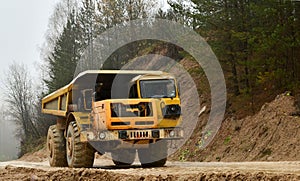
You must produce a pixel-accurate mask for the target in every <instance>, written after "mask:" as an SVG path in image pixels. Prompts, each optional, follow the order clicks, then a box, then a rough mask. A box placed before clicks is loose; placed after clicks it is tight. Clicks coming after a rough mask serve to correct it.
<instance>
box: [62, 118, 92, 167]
mask: <svg viewBox="0 0 300 181" xmlns="http://www.w3.org/2000/svg"><path fill="white" fill-rule="evenodd" d="M66 143H67V146H66V147H67V149H66V150H67V162H68V165H69V167H74V168H79V167H92V166H93V163H94V158H95V150H94V149H93V148H92V147H91V146H90V145H89V144H88V143H87V142H80V132H79V130H78V127H77V124H76V122H74V121H73V122H70V124H69V127H68V131H67V140H66Z"/></svg>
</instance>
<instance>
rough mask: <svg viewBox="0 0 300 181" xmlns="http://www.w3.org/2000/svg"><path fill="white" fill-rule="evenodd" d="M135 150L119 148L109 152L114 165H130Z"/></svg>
mask: <svg viewBox="0 0 300 181" xmlns="http://www.w3.org/2000/svg"><path fill="white" fill-rule="evenodd" d="M135 155H136V151H135V150H134V149H120V150H114V151H112V152H111V157H112V160H113V162H114V164H115V165H118V166H120V165H131V164H132V163H133V161H134V158H135Z"/></svg>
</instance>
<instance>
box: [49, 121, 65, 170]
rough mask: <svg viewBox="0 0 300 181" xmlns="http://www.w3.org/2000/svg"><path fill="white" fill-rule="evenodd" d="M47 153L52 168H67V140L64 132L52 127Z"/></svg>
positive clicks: (50, 128) (54, 126)
mask: <svg viewBox="0 0 300 181" xmlns="http://www.w3.org/2000/svg"><path fill="white" fill-rule="evenodd" d="M47 153H48V159H49V164H50V166H51V167H66V166H68V164H67V158H66V140H65V138H64V132H63V130H59V129H57V127H56V125H52V126H50V127H49V129H48V135H47Z"/></svg>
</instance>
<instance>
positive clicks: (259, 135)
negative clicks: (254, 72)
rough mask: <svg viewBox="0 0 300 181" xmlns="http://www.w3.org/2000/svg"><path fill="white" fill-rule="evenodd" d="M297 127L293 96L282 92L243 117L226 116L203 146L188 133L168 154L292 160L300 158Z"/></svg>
mask: <svg viewBox="0 0 300 181" xmlns="http://www.w3.org/2000/svg"><path fill="white" fill-rule="evenodd" d="M206 117H207V116H206V115H203V116H201V118H200V119H203V120H204V119H206ZM299 128H300V117H299V116H298V115H297V112H296V107H295V98H294V97H293V96H290V95H289V93H285V94H281V95H278V96H277V97H276V98H275V100H273V101H272V102H270V103H265V104H264V105H263V106H262V107H261V109H260V111H259V112H258V113H256V114H255V115H252V116H247V117H245V118H243V119H236V118H235V117H228V118H227V119H226V120H224V122H223V124H222V126H221V128H220V130H219V132H218V134H217V135H216V136H215V139H214V140H213V141H212V143H211V144H210V145H209V146H208V147H206V148H205V149H204V150H199V149H198V147H197V144H196V143H197V137H192V138H191V140H190V141H189V143H188V144H186V145H185V146H184V147H183V148H182V149H181V150H180V151H179V152H177V153H176V154H175V155H173V156H172V158H173V159H175V158H176V157H177V158H181V159H184V160H189V161H205V162H206V161H209V162H210V161H296V160H300V155H299V154H298V152H299V150H300V145H299V142H300V134H299ZM197 129H199V127H198V128H196V130H197ZM183 156H184V157H183Z"/></svg>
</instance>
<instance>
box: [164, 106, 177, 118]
mask: <svg viewBox="0 0 300 181" xmlns="http://www.w3.org/2000/svg"><path fill="white" fill-rule="evenodd" d="M162 112H163V116H164V118H176V117H179V116H180V115H181V107H180V106H179V105H178V104H171V105H166V106H165V107H164V108H163V110H162Z"/></svg>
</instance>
